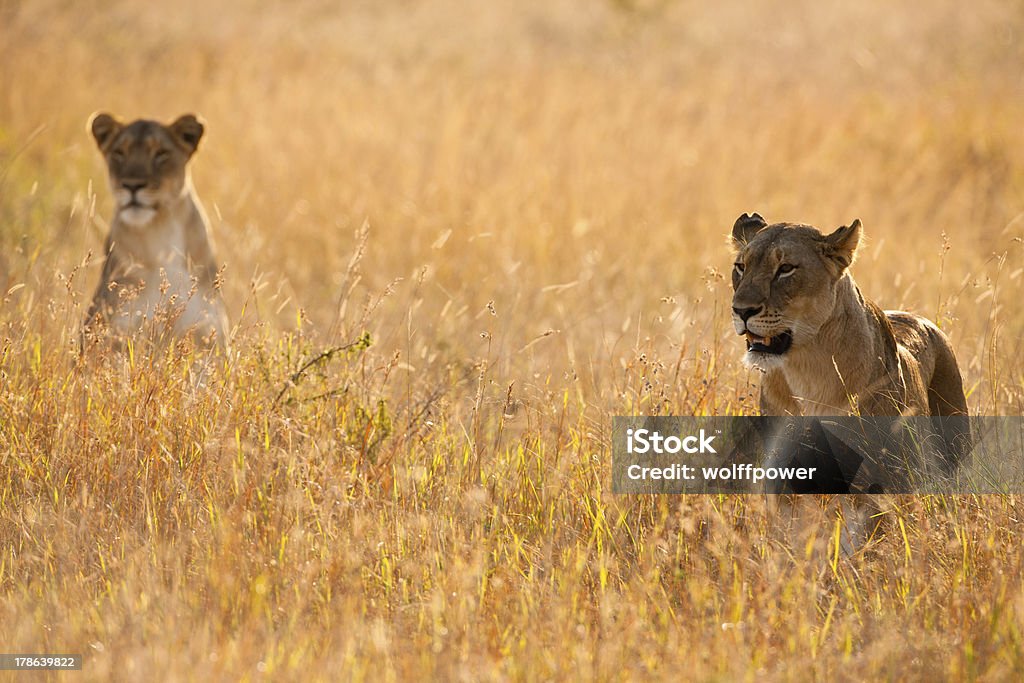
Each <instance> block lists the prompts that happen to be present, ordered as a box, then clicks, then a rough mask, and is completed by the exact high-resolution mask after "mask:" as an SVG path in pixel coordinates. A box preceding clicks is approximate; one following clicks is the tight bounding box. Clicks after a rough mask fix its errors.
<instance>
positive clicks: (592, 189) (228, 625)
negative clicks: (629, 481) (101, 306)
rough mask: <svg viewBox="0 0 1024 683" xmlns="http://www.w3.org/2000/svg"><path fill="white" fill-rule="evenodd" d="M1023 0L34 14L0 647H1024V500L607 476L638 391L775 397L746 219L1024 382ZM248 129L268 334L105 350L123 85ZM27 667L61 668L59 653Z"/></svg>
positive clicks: (904, 673)
mask: <svg viewBox="0 0 1024 683" xmlns="http://www.w3.org/2000/svg"><path fill="white" fill-rule="evenodd" d="M1021 10H1022V6H1021V5H1020V3H1016V2H1004V3H999V2H989V1H987V0H979V1H977V2H972V3H959V2H955V1H953V0H939V1H938V2H933V3H928V5H927V7H926V8H925V6H924V5H920V6H912V5H908V6H892V5H891V4H890V3H884V2H880V1H876V0H868V1H867V2H859V3H854V2H841V3H819V2H810V1H807V2H799V3H790V2H758V3H739V2H729V3H710V4H706V3H693V2H684V1H680V2H673V1H671V0H666V1H665V2H660V3H659V2H643V1H639V0H637V1H627V0H620V1H619V2H596V1H595V2H568V1H566V0H554V1H548V2H532V1H531V2H511V1H508V2H505V1H500V2H486V3H459V2H451V1H449V0H440V1H439V2H430V3H427V2H414V1H405V2H385V3H380V2H369V1H366V2H351V3H330V2H326V1H314V0H297V1H296V2H290V3H270V2H262V1H257V0H252V1H250V2H242V1H238V2H227V3H216V2H199V1H198V0H180V1H179V2H176V3H174V4H173V5H171V4H159V3H158V4H143V3H136V2H127V1H125V0H107V1H104V2H99V1H97V0H79V1H75V2H70V1H66V0H24V1H18V0H0V651H2V652H9V653H16V652H65V653H81V654H83V655H85V666H84V670H83V671H82V672H74V673H67V674H63V675H62V678H66V679H68V680H90V681H91V680H161V679H163V680H190V679H200V680H238V679H245V680H250V679H252V680H255V679H265V680H307V679H312V680H317V679H319V680H331V679H338V678H341V679H347V678H356V679H364V678H365V679H371V680H410V679H413V680H415V679H421V678H434V679H443V680H547V679H572V678H583V679H597V680H631V679H638V678H643V677H648V676H651V677H665V678H669V677H672V678H693V679H700V680H806V679H808V678H812V677H816V678H822V679H826V678H827V679H831V678H836V677H837V678H839V679H859V680H864V679H869V678H876V679H877V678H883V679H885V678H889V679H917V678H930V679H933V680H934V679H935V678H955V679H983V680H1000V679H1007V678H1011V677H1016V678H1019V677H1020V676H1021V675H1024V590H1022V569H1024V545H1022V538H1021V536H1020V533H1019V531H1020V529H1021V516H1022V515H1024V501H1021V500H1020V499H1019V498H1014V497H967V496H963V497H955V498H952V497H948V498H941V497H907V498H901V499H897V500H894V501H891V505H890V506H889V507H888V508H887V510H886V512H885V518H886V519H885V521H884V522H883V527H884V529H885V533H883V534H882V535H881V536H880V537H879V538H877V539H876V540H874V541H872V542H871V543H870V544H869V545H868V546H867V547H865V548H864V549H862V550H861V551H860V552H858V553H857V554H855V555H853V556H849V557H844V556H842V555H841V554H839V553H838V552H837V549H836V542H835V540H836V535H835V531H836V525H835V520H834V519H833V518H832V517H830V516H829V515H828V514H823V515H822V518H821V522H820V524H818V525H813V526H812V528H810V529H808V530H806V531H805V534H804V536H803V537H801V538H799V539H796V540H794V539H793V538H791V537H782V536H780V535H779V534H777V533H775V529H774V526H773V518H772V516H771V515H770V514H769V512H768V510H767V509H766V505H765V503H764V501H763V500H761V499H760V498H757V497H753V496H751V497H734V496H721V497H711V496H707V497H697V496H694V497H667V496H666V497H660V498H651V497H626V496H615V495H612V494H611V492H610V471H611V464H610V431H611V417H612V416H613V415H616V414H640V413H648V414H693V413H703V414H742V413H751V412H753V411H755V410H756V401H755V396H756V386H757V376H756V374H755V373H752V372H750V371H748V370H747V369H746V368H745V367H744V366H743V365H742V363H741V362H740V358H741V353H742V349H743V346H742V342H741V340H740V339H739V338H738V337H736V336H735V334H734V333H733V331H732V327H731V324H730V320H729V315H728V307H729V299H730V296H731V292H730V287H729V283H728V281H727V279H726V277H725V276H727V275H728V273H729V269H730V266H731V255H730V252H729V247H728V244H727V242H726V239H725V236H726V234H727V232H728V230H729V228H730V227H731V225H732V222H733V220H734V219H735V218H736V216H737V215H739V214H740V213H742V212H744V211H754V210H756V211H759V212H760V213H762V214H763V215H764V216H765V217H767V218H768V219H769V220H792V221H803V222H809V223H812V224H815V225H818V226H820V227H822V228H823V229H828V230H831V229H833V228H834V227H836V226H839V225H841V224H846V223H849V222H850V221H852V220H853V219H854V218H860V219H861V220H862V221H863V223H864V226H865V230H866V235H867V243H866V244H865V245H864V247H863V249H862V251H861V254H860V257H859V259H858V262H857V263H856V264H855V266H854V273H855V275H856V276H857V279H858V281H859V283H860V285H861V286H862V288H863V289H864V291H865V292H866V294H867V295H868V296H870V297H872V298H874V299H875V300H877V301H879V302H880V303H882V304H883V305H884V306H886V307H889V308H896V307H903V308H906V309H909V310H913V311H916V312H919V313H922V314H925V315H928V316H930V317H932V318H933V319H936V320H938V321H939V323H940V325H941V326H942V327H943V328H944V329H945V330H946V331H947V332H948V333H949V335H950V337H951V338H952V341H953V344H954V346H955V348H956V351H957V353H958V355H959V358H960V362H961V367H962V369H963V371H964V375H965V382H966V388H967V389H968V391H969V398H968V401H969V404H970V407H971V412H972V413H974V414H983V415H1002V414H1007V415H1020V414H1024V388H1022V384H1024V361H1022V356H1024V348H1022V343H1021V340H1022V333H1024V304H1022V302H1021V291H1022V289H1021V288H1022V282H1024V279H1022V272H1024V270H1022V269H1024V245H1022V235H1024V48H1022V45H1024V13H1022V11H1021ZM97 110H107V111H112V112H115V113H118V114H120V115H123V116H125V117H127V118H136V117H140V116H146V117H155V118H159V119H161V120H165V121H169V120H171V119H173V118H174V117H176V116H177V115H179V114H182V113H185V112H188V111H194V112H197V113H199V114H201V115H202V116H203V117H204V119H205V121H206V123H207V135H206V137H205V138H204V139H203V141H202V143H201V145H200V150H199V153H198V154H197V156H196V158H195V160H194V163H193V178H194V182H195V185H196V188H197V190H198V194H199V196H200V197H201V198H202V199H203V201H204V202H205V204H206V207H207V209H208V212H209V214H210V217H211V221H212V223H213V228H214V232H215V236H216V240H217V245H218V249H219V255H220V258H221V260H222V261H223V262H224V263H225V264H226V270H225V275H224V286H223V291H224V295H225V298H226V301H227V304H228V308H229V310H230V313H231V317H232V322H233V325H234V332H233V338H232V346H231V352H230V358H229V359H228V362H227V363H226V365H225V367H224V368H223V369H219V370H217V371H216V372H214V373H212V374H211V375H210V376H209V377H208V378H207V379H206V381H205V382H203V383H200V384H197V383H196V382H195V381H194V380H193V379H190V369H191V368H192V359H190V358H189V357H187V356H186V357H182V356H180V355H175V354H174V353H173V352H169V353H156V354H154V353H148V352H144V351H143V350H142V349H140V350H139V352H138V353H133V354H132V355H130V356H128V357H123V356H111V357H100V358H93V359H90V362H88V363H82V362H80V361H79V358H78V354H77V347H78V334H79V327H80V323H81V320H82V318H83V316H84V312H85V307H86V306H87V304H88V301H89V298H90V297H91V295H92V290H93V288H94V287H95V286H96V282H97V279H98V277H99V268H100V252H101V249H102V240H103V236H104V234H105V231H106V221H107V220H109V217H110V214H111V210H112V202H111V198H110V193H109V190H108V188H107V185H106V177H105V170H104V168H103V165H102V161H101V157H100V155H99V153H98V151H97V150H96V149H95V146H94V144H93V141H92V139H91V138H90V136H89V135H88V133H87V132H86V121H87V119H88V117H89V115H90V114H91V113H93V112H94V111H97ZM18 676H19V677H17V678H16V680H23V679H24V680H28V678H29V676H28V675H25V674H19V675H18Z"/></svg>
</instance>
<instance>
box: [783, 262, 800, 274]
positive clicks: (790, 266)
mask: <svg viewBox="0 0 1024 683" xmlns="http://www.w3.org/2000/svg"><path fill="white" fill-rule="evenodd" d="M794 270H796V266H794V265H793V264H792V263H783V264H782V265H781V266H779V275H785V274H786V273H792V272H793V271H794Z"/></svg>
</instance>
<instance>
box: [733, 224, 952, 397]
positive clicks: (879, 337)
mask: <svg viewBox="0 0 1024 683" xmlns="http://www.w3.org/2000/svg"><path fill="white" fill-rule="evenodd" d="M860 237H861V225H860V221H854V223H853V224H852V225H850V226H849V227H846V226H844V227H841V228H839V229H838V230H836V231H835V232H833V233H832V234H830V235H824V234H822V233H821V232H819V231H818V230H817V229H815V228H813V227H810V226H807V225H797V224H790V223H779V224H775V225H767V224H766V222H765V221H764V219H762V218H761V217H760V216H758V215H757V214H754V216H753V217H751V216H747V215H746V214H744V215H743V216H741V217H740V219H739V220H737V222H736V225H735V226H734V228H733V241H734V245H735V248H736V264H737V267H736V268H734V270H733V287H734V289H735V292H734V296H733V309H734V315H733V321H734V325H735V327H736V331H737V333H740V334H744V333H746V332H747V331H751V332H753V333H754V334H756V335H758V336H760V337H768V338H777V336H778V335H780V334H782V333H783V332H786V331H789V332H790V333H791V334H792V345H791V346H790V348H789V349H788V351H787V352H786V353H784V354H782V355H771V354H764V353H754V352H750V351H748V353H747V357H746V360H747V362H748V363H750V364H751V365H753V366H755V367H758V368H760V369H761V370H763V371H764V380H763V382H762V384H761V412H762V413H763V414H766V415H846V414H859V415H865V416H867V415H966V414H967V401H966V399H965V397H964V391H963V383H962V380H961V377H960V370H959V368H958V367H957V362H956V357H955V356H954V354H953V348H952V346H951V345H950V343H949V340H948V339H947V337H946V335H945V334H943V333H942V331H941V330H939V329H938V328H937V327H936V326H935V325H934V324H932V323H931V322H930V321H929V320H927V319H925V318H922V317H920V316H916V315H913V314H910V313H904V312H901V311H882V310H881V309H880V308H879V307H878V306H876V305H875V304H873V303H872V302H870V301H868V300H866V299H865V298H864V296H863V295H862V294H861V292H860V289H859V288H858V287H857V284H856V283H855V282H854V280H853V277H852V276H851V275H850V273H849V271H848V268H849V266H850V264H851V263H852V262H853V258H854V254H855V253H856V250H857V246H858V244H859V242H860ZM789 266H792V267H793V270H792V271H790V272H789V273H788V274H786V275H783V274H782V270H787V269H788V267H789ZM780 268H782V270H780ZM757 309H760V311H759V312H758V313H757V314H756V315H752V316H751V317H749V318H748V319H747V320H746V321H743V320H742V318H741V315H740V312H741V311H744V310H747V311H748V313H747V314H748V315H749V312H750V311H753V310H757Z"/></svg>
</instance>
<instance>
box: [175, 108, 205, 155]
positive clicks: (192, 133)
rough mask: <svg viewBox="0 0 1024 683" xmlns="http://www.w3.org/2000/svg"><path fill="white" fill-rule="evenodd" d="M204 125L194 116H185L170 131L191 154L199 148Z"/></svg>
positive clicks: (179, 118)
mask: <svg viewBox="0 0 1024 683" xmlns="http://www.w3.org/2000/svg"><path fill="white" fill-rule="evenodd" d="M203 130H205V129H204V128H203V124H202V123H200V122H199V119H197V118H196V117H195V116H194V115H193V114H185V115H184V116H180V117H178V120H177V121H175V122H174V123H172V124H171V127H170V131H171V133H172V134H173V135H174V137H176V138H177V139H178V141H179V142H181V144H182V145H184V146H185V148H186V149H187V150H188V152H189V154H192V153H194V152H195V151H196V148H197V147H199V139H200V138H202V137H203Z"/></svg>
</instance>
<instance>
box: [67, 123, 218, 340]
mask: <svg viewBox="0 0 1024 683" xmlns="http://www.w3.org/2000/svg"><path fill="white" fill-rule="evenodd" d="M89 128H90V130H91V131H92V135H93V137H94V138H95V139H96V144H97V145H98V146H99V149H100V151H101V152H102V153H103V158H104V159H105V160H106V163H107V169H108V171H109V176H110V187H111V190H112V191H113V194H114V200H115V209H114V218H113V220H112V221H111V222H110V234H109V235H108V237H107V240H106V245H105V247H104V254H105V256H106V261H105V262H104V265H103V274H102V276H101V277H100V283H99V287H97V289H96V294H95V296H94V297H93V301H92V305H91V306H90V307H89V312H88V315H87V317H86V331H87V333H90V332H93V331H94V330H96V328H97V327H98V325H99V324H102V325H103V326H105V328H106V330H107V331H109V332H110V333H112V334H113V335H115V336H116V337H125V336H130V335H133V334H135V333H137V332H139V331H142V330H145V331H146V332H147V333H149V335H151V338H154V339H165V338H168V337H171V338H181V337H184V336H187V335H191V336H192V338H193V339H194V340H195V341H196V342H197V343H198V344H199V345H201V346H205V347H209V346H218V347H220V348H224V345H225V343H226V341H227V339H226V330H227V315H226V313H225V309H224V303H223V300H222V299H221V295H220V290H219V286H218V283H217V270H218V269H217V261H216V259H215V257H214V254H213V246H212V244H211V240H210V230H209V225H208V221H207V219H206V215H205V213H204V212H203V208H202V205H201V204H200V203H199V199H198V198H197V197H196V195H195V191H194V190H193V189H192V183H191V180H190V178H189V172H188V162H189V159H191V158H192V155H193V154H194V153H195V151H196V148H197V147H198V145H199V140H200V139H201V138H202V136H203V124H202V123H200V122H199V120H198V119H196V117H195V116H193V115H192V114H186V115H184V116H182V117H180V118H179V119H177V120H176V121H175V122H174V123H172V124H170V125H169V126H165V125H163V124H161V123H157V122H156V121H146V120H139V121H135V122H133V123H129V124H125V123H122V122H120V121H118V120H117V119H115V118H114V117H113V116H111V115H109V114H97V115H95V116H93V117H92V119H91V122H90V124H89Z"/></svg>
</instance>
